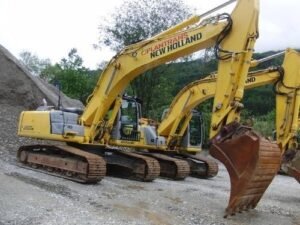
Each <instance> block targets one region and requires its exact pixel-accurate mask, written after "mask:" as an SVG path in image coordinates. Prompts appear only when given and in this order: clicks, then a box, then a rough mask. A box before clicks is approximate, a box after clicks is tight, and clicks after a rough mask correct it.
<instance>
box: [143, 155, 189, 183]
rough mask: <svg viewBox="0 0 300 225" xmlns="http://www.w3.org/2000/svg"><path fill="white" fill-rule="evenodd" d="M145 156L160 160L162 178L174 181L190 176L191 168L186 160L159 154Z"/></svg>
mask: <svg viewBox="0 0 300 225" xmlns="http://www.w3.org/2000/svg"><path fill="white" fill-rule="evenodd" d="M145 154H146V155H147V156H150V157H153V158H155V159H156V160H158V162H159V164H160V176H161V177H165V178H168V179H172V180H184V179H185V178H186V177H187V176H188V175H189V174H190V166H189V164H188V163H187V162H186V161H185V160H182V159H178V158H174V157H170V156H167V155H163V154H159V153H145Z"/></svg>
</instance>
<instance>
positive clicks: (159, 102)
mask: <svg viewBox="0 0 300 225" xmlns="http://www.w3.org/2000/svg"><path fill="white" fill-rule="evenodd" d="M190 12H191V9H190V8H189V7H188V6H186V5H185V4H184V3H183V1H182V0H132V1H125V2H124V3H123V4H122V5H121V6H120V7H119V8H117V9H116V10H115V13H114V14H112V15H111V17H110V18H109V19H107V20H104V21H103V22H102V23H101V24H100V26H99V32H100V38H99V43H98V46H100V48H101V46H103V45H105V46H109V47H110V48H111V49H112V50H114V51H120V50H121V49H122V48H124V46H127V45H130V44H132V43H136V42H139V41H141V40H143V39H146V38H149V37H152V36H154V35H155V34H157V33H159V32H161V31H163V30H166V29H167V28H169V27H171V26H172V25H174V24H177V23H178V22H180V21H182V20H184V19H186V18H187V17H188V16H189V15H190ZM166 68H167V66H166V65H163V66H160V67H158V68H154V69H152V70H149V71H147V72H146V73H144V74H142V75H141V76H139V77H138V78H136V79H135V80H133V81H132V82H131V85H130V88H129V89H128V92H129V93H132V94H134V95H137V96H138V97H140V98H142V99H143V102H144V104H143V112H144V114H145V115H146V116H151V115H152V116H153V115H154V116H155V117H157V114H158V112H157V110H158V109H160V108H161V107H162V106H165V105H166V104H167V103H170V98H171V96H170V95H169V94H168V93H166V92H167V91H169V90H170V89H171V87H172V86H174V80H172V79H165V78H164V77H166V76H167V74H166V72H165V70H166ZM167 86H168V87H167ZM160 113H161V112H160Z"/></svg>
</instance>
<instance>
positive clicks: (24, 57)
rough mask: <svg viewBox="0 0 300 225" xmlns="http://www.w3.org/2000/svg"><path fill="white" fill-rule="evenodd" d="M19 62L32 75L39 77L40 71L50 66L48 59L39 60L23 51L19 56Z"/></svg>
mask: <svg viewBox="0 0 300 225" xmlns="http://www.w3.org/2000/svg"><path fill="white" fill-rule="evenodd" d="M19 57H20V60H21V62H22V63H23V64H24V65H25V66H26V68H27V69H28V70H29V71H30V72H31V73H32V74H33V75H36V76H38V75H40V73H41V71H42V70H44V69H45V68H46V67H47V66H49V65H50V64H51V61H50V59H40V58H39V57H38V56H37V55H35V54H32V53H31V52H29V51H23V52H21V53H20V55H19Z"/></svg>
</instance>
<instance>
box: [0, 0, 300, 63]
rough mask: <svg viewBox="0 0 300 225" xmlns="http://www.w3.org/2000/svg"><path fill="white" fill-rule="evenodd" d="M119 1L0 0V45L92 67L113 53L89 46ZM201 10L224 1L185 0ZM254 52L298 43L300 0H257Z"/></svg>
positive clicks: (198, 11)
mask: <svg viewBox="0 0 300 225" xmlns="http://www.w3.org/2000/svg"><path fill="white" fill-rule="evenodd" d="M122 2H123V0H109V1H102V0H64V1H63V0H0V44H1V45H3V46H4V47H5V48H7V49H8V50H9V51H11V52H12V53H13V54H14V55H15V56H17V57H18V55H19V53H20V52H21V51H24V50H26V51H30V52H32V53H34V54H36V55H38V56H39V57H40V58H50V59H51V61H52V62H53V63H54V62H58V61H59V60H60V59H61V58H63V57H65V56H66V55H67V53H68V52H69V50H70V49H71V48H73V47H75V48H77V49H78V52H79V55H80V56H82V58H83V60H84V64H85V66H87V67H90V68H95V67H96V65H97V64H99V63H100V62H102V61H103V60H109V59H110V58H111V57H112V56H113V53H112V52H111V51H109V50H108V49H102V50H101V51H100V50H95V49H93V44H95V43H97V38H98V30H97V27H98V25H99V24H100V23H101V19H103V18H104V17H106V16H108V15H109V14H110V13H112V12H113V11H114V8H115V7H116V6H118V5H120V4H121V3H122ZM185 2H186V3H187V4H188V5H190V6H192V7H193V8H195V9H196V10H195V13H198V14H201V13H203V12H205V11H206V10H208V9H210V8H212V7H214V6H217V5H219V4H221V3H223V2H225V0H185ZM260 10H261V13H260V38H259V39H258V41H257V44H256V51H257V52H261V51H267V50H279V49H284V48H286V47H294V48H295V47H298V48H299V47H300V25H299V22H300V1H299V0H261V1H260Z"/></svg>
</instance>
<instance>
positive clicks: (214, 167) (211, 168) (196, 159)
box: [177, 154, 219, 179]
mask: <svg viewBox="0 0 300 225" xmlns="http://www.w3.org/2000/svg"><path fill="white" fill-rule="evenodd" d="M177 157H179V158H181V159H184V160H186V161H187V162H188V163H189V165H190V171H191V172H190V176H192V177H196V178H201V179H208V178H212V177H215V176H216V175H217V174H218V171H219V166H218V163H217V162H216V161H215V160H213V159H210V158H208V157H205V156H202V155H189V154H179V155H177Z"/></svg>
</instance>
